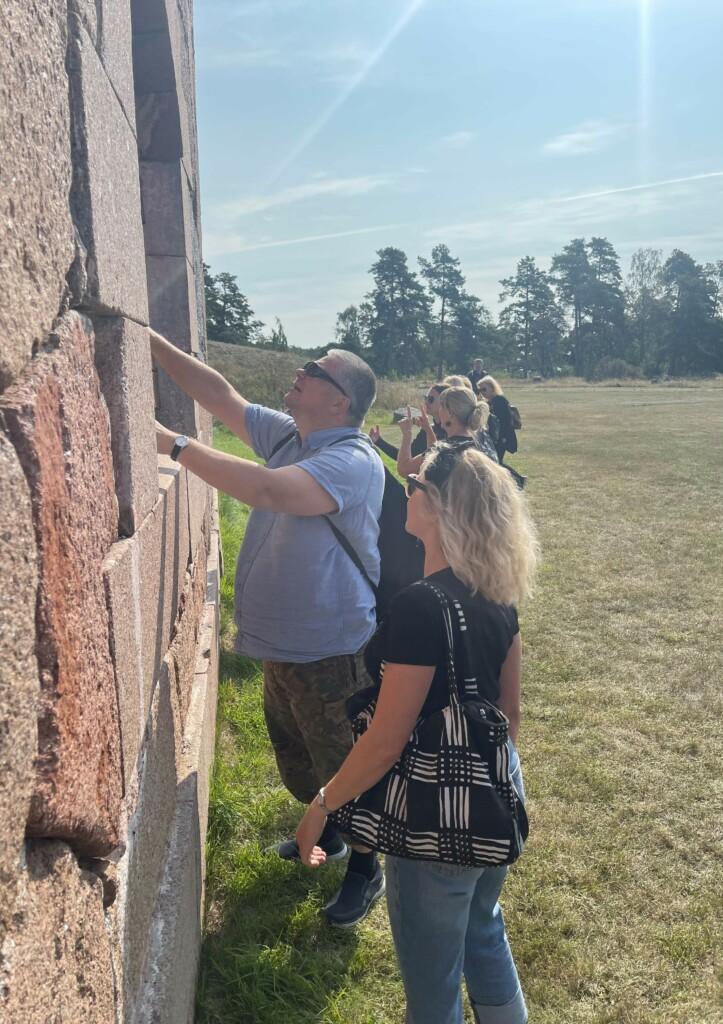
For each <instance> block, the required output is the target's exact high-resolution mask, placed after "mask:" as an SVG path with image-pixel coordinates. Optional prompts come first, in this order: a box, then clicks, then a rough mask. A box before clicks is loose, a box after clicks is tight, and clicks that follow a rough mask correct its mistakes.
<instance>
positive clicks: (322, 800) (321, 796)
mask: <svg viewBox="0 0 723 1024" xmlns="http://www.w3.org/2000/svg"><path fill="white" fill-rule="evenodd" d="M316 802H317V804H318V805H319V807H320V808H321V809H322V811H323V812H324V814H331V810H330V808H328V807H327V806H326V786H322V787H321V789H320V790H319V792H318V793H317V794H316Z"/></svg>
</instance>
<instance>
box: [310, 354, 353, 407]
mask: <svg viewBox="0 0 723 1024" xmlns="http://www.w3.org/2000/svg"><path fill="white" fill-rule="evenodd" d="M301 369H302V370H303V371H304V373H305V374H306V376H307V377H316V379H317V380H325V381H326V383H327V384H331V385H332V386H333V387H335V388H336V390H337V391H341V393H342V395H344V397H345V398H348V397H349V395H348V394H347V393H346V391H345V390H344V388H343V387H342V386H341V384H337V382H336V381H335V380H334V378H333V377H332V376H331V374H329V373H327V372H326V370H325V369H324V367H323V366H319V364H318V363H315V362H314V361H313V359H312V360H311V362H308V363H304V365H303V366H302V367H301Z"/></svg>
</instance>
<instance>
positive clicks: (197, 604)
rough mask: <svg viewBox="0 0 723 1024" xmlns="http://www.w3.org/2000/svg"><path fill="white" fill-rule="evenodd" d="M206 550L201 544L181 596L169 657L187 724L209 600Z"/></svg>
mask: <svg viewBox="0 0 723 1024" xmlns="http://www.w3.org/2000/svg"><path fill="white" fill-rule="evenodd" d="M206 583H207V580H206V547H205V544H203V543H201V544H199V545H198V548H197V550H196V559H195V561H194V562H193V563H192V564H191V566H190V567H189V571H188V572H187V573H186V585H185V588H184V591H183V594H182V595H181V600H180V602H179V608H178V619H177V620H176V625H175V633H174V637H173V642H172V643H171V649H170V652H169V653H170V656H171V658H172V659H173V664H174V668H175V681H176V699H177V702H178V707H179V711H180V716H181V722H182V723H185V721H186V715H187V713H188V705H189V703H190V700H191V692H192V690H193V679H194V675H195V671H196V642H197V640H198V631H199V627H200V623H201V619H202V617H203V608H204V603H205V601H206Z"/></svg>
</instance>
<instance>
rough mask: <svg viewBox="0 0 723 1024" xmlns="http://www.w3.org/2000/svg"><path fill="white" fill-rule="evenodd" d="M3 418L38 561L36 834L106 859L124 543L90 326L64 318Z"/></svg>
mask: <svg viewBox="0 0 723 1024" xmlns="http://www.w3.org/2000/svg"><path fill="white" fill-rule="evenodd" d="M55 340H56V343H57V347H56V348H55V349H54V350H51V351H48V352H47V353H45V354H43V355H41V356H38V357H37V358H36V359H34V360H33V362H32V364H31V365H30V367H29V368H28V370H27V371H26V373H25V374H24V375H23V377H22V379H21V380H20V381H18V383H17V384H16V385H14V386H13V387H12V388H10V389H9V390H8V391H6V392H5V394H4V396H3V399H2V402H1V403H0V409H1V410H2V414H3V417H4V420H5V424H6V427H7V430H8V433H9V435H10V437H11V439H12V441H13V444H14V445H15V448H16V451H17V453H18V456H19V459H20V462H21V463H22V466H23V469H24V472H25V476H26V478H27V480H28V483H29V486H30V492H31V498H32V507H33V520H34V526H35V536H36V543H37V550H38V557H39V595H38V606H37V616H36V625H37V647H36V654H37V659H38V667H39V671H40V682H41V705H40V713H39V717H38V759H37V777H36V782H35V791H34V794H33V798H32V802H31V809H30V817H29V821H28V830H29V832H30V834H31V835H37V836H44V837H54V838H61V839H67V840H71V841H72V842H73V844H74V845H75V846H76V848H77V849H78V850H81V851H82V852H86V853H88V854H91V855H102V854H103V853H106V852H107V851H108V850H110V849H111V848H112V847H113V846H115V844H116V842H117V839H118V815H119V810H120V801H121V796H122V772H121V747H120V730H119V717H118V704H117V695H116V688H115V678H114V674H113V665H112V663H111V657H110V649H109V633H108V615H107V610H106V601H105V592H104V587H103V576H102V568H101V567H102V563H103V559H104V557H105V556H106V554H107V552H108V550H109V548H110V546H111V544H112V543H113V541H114V540H115V538H116V535H117V523H118V507H117V503H116V498H115V484H114V478H113V463H112V458H111V449H110V435H109V426H108V412H107V409H106V407H105V403H104V401H103V397H102V395H101V391H100V385H99V382H98V377H97V374H96V372H95V365H94V361H93V335H92V331H91V326H90V323H89V321H88V320H87V319H86V318H85V317H83V316H80V315H79V314H77V313H69V314H67V315H66V316H65V317H64V318H63V320H62V322H61V323H60V325H59V327H58V329H57V334H56V336H55Z"/></svg>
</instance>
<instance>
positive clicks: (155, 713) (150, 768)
mask: <svg viewBox="0 0 723 1024" xmlns="http://www.w3.org/2000/svg"><path fill="white" fill-rule="evenodd" d="M175 691H176V681H175V670H174V665H173V659H172V658H170V657H167V658H165V659H164V660H163V663H162V665H161V673H160V677H159V679H158V682H157V685H156V688H155V690H154V693H153V702H152V705H151V710H150V714H149V716H148V723H147V726H146V733H145V738H144V744H143V750H142V755H141V760H140V763H139V775H140V786H139V794H138V802H137V804H136V807H135V810H134V813H133V815H132V817H131V818H130V820H129V823H128V840H127V850H126V855H125V858H124V859H126V860H127V863H126V866H125V885H124V888H123V891H122V893H121V896H120V899H121V900H122V901H123V911H122V933H121V934H120V935H119V936H118V940H119V942H120V944H121V945H122V948H123V1003H124V1006H125V1007H126V1019H133V1013H132V1012H130V1008H131V1007H138V997H139V985H140V980H141V976H142V972H143V968H144V965H145V962H146V957H147V954H148V947H149V942H150V934H149V931H150V923H151V918H152V916H153V910H154V906H155V903H156V898H157V894H158V887H159V884H160V881H161V876H162V874H163V869H164V862H165V858H166V852H167V849H168V842H169V837H170V830H171V823H172V821H173V816H174V813H175V810H176V786H177V763H178V761H179V759H180V756H181V740H182V737H181V723H180V716H179V714H178V709H177V707H175V705H174V699H175ZM119 909H120V908H119ZM119 920H120V918H119Z"/></svg>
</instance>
